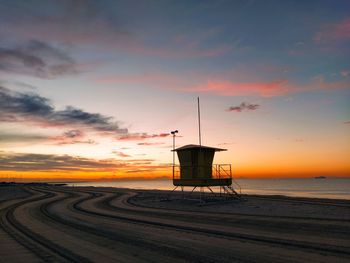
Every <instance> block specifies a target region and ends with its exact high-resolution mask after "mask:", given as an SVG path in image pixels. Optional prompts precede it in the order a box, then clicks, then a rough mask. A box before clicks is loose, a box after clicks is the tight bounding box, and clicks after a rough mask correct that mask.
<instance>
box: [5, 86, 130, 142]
mask: <svg viewBox="0 0 350 263" xmlns="http://www.w3.org/2000/svg"><path fill="white" fill-rule="evenodd" d="M0 120H1V121H6V122H22V121H23V122H32V123H37V124H39V125H41V126H45V127H55V126H77V127H85V128H90V129H93V130H95V131H99V132H104V133H111V134H116V133H117V134H127V133H128V130H127V129H123V128H120V127H119V125H118V123H117V122H114V121H113V118H112V117H109V116H104V115H101V114H99V113H90V112H86V111H84V110H81V109H78V108H75V107H72V106H67V107H66V108H65V109H64V110H56V109H55V108H54V107H53V106H52V104H51V101H50V100H49V99H47V98H44V97H41V96H39V95H37V94H35V93H23V92H12V91H10V90H9V89H6V88H3V87H0ZM76 132H77V131H76V130H75V132H72V131H70V134H66V135H70V136H74V135H75V136H77V135H78V134H77V133H76Z"/></svg>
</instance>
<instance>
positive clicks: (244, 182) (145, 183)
mask: <svg viewBox="0 0 350 263" xmlns="http://www.w3.org/2000/svg"><path fill="white" fill-rule="evenodd" d="M236 181H237V182H238V184H239V185H240V186H241V191H242V194H259V195H285V196H294V197H295V196H299V197H316V198H332V199H348V200H350V178H349V179H344V178H326V179H313V178H310V179H236ZM69 185H72V186H73V185H74V186H96V187H98V186H101V187H119V188H132V189H156V190H172V189H173V188H174V186H173V184H172V180H170V179H157V180H130V181H125V180H119V181H113V182H81V183H70V184H69ZM233 186H234V185H233ZM185 189H186V188H185ZM187 189H188V190H191V188H190V187H188V188H187ZM217 189H218V188H217ZM217 189H216V190H217ZM235 189H237V187H235ZM213 190H215V187H213Z"/></svg>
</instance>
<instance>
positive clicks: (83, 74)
mask: <svg viewBox="0 0 350 263" xmlns="http://www.w3.org/2000/svg"><path fill="white" fill-rule="evenodd" d="M198 96H199V97H200V101H201V117H202V119H201V122H202V135H203V137H202V144H203V145H208V146H213V147H220V148H225V149H227V150H228V151H225V152H220V153H217V155H216V157H215V163H231V164H232V169H233V176H235V177H236V178H270V177H278V178H285V177H288V178H290V177H313V176H318V175H325V176H336V177H350V161H349V156H350V103H349V101H350V1H348V0H337V1H331V0H329V1H322V0H318V1H312V0H309V1H253V0H252V1H249V0H248V1H247V0H244V1H243V0H242V1H234V0H231V1H192V0H186V1H170V0H169V1H168V0H164V1H132V0H128V1H112V0H111V1H44V0H43V1H15V0H13V1H12V0H0V180H3V179H5V180H8V179H10V178H19V179H22V180H24V179H26V180H32V179H45V180H46V179H52V180H67V179H70V180H71V179H79V180H80V179H83V180H92V179H98V180H110V179H116V178H139V177H147V178H154V177H164V176H171V171H172V170H171V166H170V165H171V162H172V153H171V149H172V138H171V136H170V135H169V133H170V131H172V130H175V129H177V130H179V133H178V137H177V138H176V145H177V146H183V145H186V144H192V143H193V144H197V143H198V130H197V104H196V103H197V97H198ZM1 178H2V179H1Z"/></svg>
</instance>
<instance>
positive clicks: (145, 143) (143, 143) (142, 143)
mask: <svg viewBox="0 0 350 263" xmlns="http://www.w3.org/2000/svg"><path fill="white" fill-rule="evenodd" d="M162 144H165V143H164V142H139V143H138V144H137V145H142V146H154V145H162Z"/></svg>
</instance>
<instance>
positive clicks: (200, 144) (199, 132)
mask: <svg viewBox="0 0 350 263" xmlns="http://www.w3.org/2000/svg"><path fill="white" fill-rule="evenodd" d="M197 102H198V136H199V146H202V135H201V110H200V107H199V97H197Z"/></svg>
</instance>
